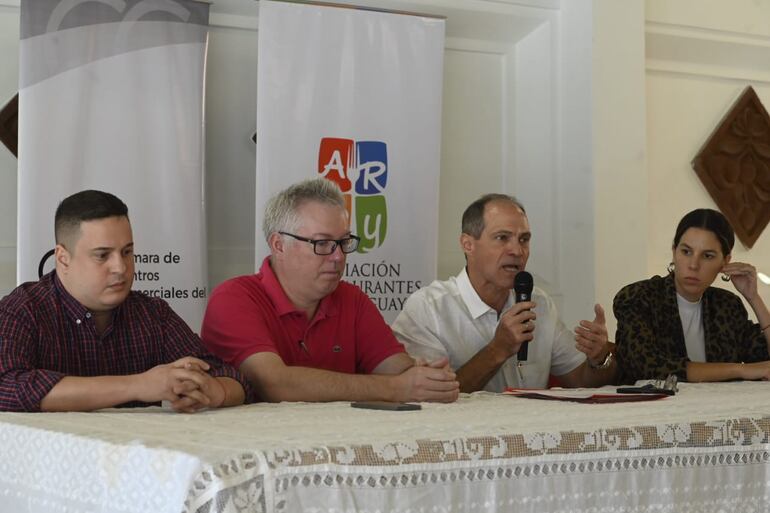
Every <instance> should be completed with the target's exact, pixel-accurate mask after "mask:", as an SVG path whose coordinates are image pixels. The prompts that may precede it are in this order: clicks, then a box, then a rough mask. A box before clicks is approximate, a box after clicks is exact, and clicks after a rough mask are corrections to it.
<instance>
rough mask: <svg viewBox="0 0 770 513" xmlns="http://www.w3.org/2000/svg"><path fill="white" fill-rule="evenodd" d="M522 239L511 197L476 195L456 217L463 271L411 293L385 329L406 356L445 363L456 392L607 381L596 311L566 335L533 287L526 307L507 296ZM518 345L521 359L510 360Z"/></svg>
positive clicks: (525, 232) (524, 226) (522, 262)
mask: <svg viewBox="0 0 770 513" xmlns="http://www.w3.org/2000/svg"><path fill="white" fill-rule="evenodd" d="M531 235H532V234H531V232H530V229H529V221H528V220H527V215H526V212H525V210H524V207H523V206H522V205H521V203H519V201H518V200H516V198H514V197H512V196H508V195H505V194H487V195H484V196H482V197H481V198H479V199H478V200H476V201H475V202H473V203H472V204H471V205H470V206H469V207H468V208H467V209H466V210H465V212H464V213H463V219H462V234H461V235H460V245H461V247H462V249H463V252H464V253H465V258H466V262H467V265H466V267H465V268H464V269H463V270H462V271H461V272H460V274H458V275H457V276H455V277H453V278H450V279H449V280H447V281H438V280H437V281H434V282H433V283H431V284H430V285H428V286H427V287H424V288H422V289H420V290H418V291H417V292H415V293H414V294H412V296H410V297H409V299H408V300H407V301H406V304H405V305H404V310H403V311H402V312H401V313H400V314H399V316H398V317H397V318H396V320H395V321H394V323H393V325H392V328H393V331H394V333H395V334H396V337H397V338H398V339H399V340H400V341H401V342H402V343H403V344H404V345H405V346H406V349H407V351H408V352H409V353H410V354H411V355H413V356H419V357H422V358H426V359H431V360H432V359H435V358H437V357H439V356H447V357H449V364H450V366H451V367H452V368H454V369H457V371H456V373H457V380H458V381H459V382H460V391H461V392H475V391H477V390H487V391H491V392H502V391H503V390H504V389H505V388H506V387H514V388H545V387H546V386H547V385H548V379H549V375H550V374H553V375H555V376H556V377H557V378H558V380H559V382H560V383H561V384H562V385H563V386H567V387H594V386H599V385H603V384H607V383H611V382H612V380H613V378H614V376H615V372H616V370H617V368H616V363H615V362H614V359H613V357H612V352H611V347H612V344H611V343H609V342H608V340H607V328H606V325H605V320H604V310H603V309H602V307H601V305H598V304H597V305H596V306H595V308H594V310H595V312H596V317H595V319H594V320H593V321H592V322H591V321H581V322H580V326H578V327H577V328H575V332H574V333H573V332H570V331H569V330H567V329H566V328H565V327H564V324H563V323H562V322H561V320H560V319H559V316H558V312H557V311H556V306H555V304H554V302H553V300H552V299H551V298H550V297H548V295H546V294H545V292H543V291H542V290H540V289H539V288H537V287H536V288H535V289H534V291H533V293H532V301H526V302H520V303H515V301H514V295H513V293H512V291H511V289H512V288H513V282H514V277H515V276H516V274H517V273H518V272H519V271H523V270H524V268H525V266H526V264H527V259H528V258H529V243H530V238H531ZM524 342H529V349H528V355H527V356H528V357H527V360H526V361H522V362H519V361H518V357H517V353H518V351H519V348H520V347H521V345H522V344H523V343H524Z"/></svg>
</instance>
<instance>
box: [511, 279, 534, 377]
mask: <svg viewBox="0 0 770 513" xmlns="http://www.w3.org/2000/svg"><path fill="white" fill-rule="evenodd" d="M533 287H534V282H533V280H532V275H531V274H529V273H528V272H527V271H519V272H518V273H516V277H515V278H514V279H513V292H514V294H515V296H516V303H524V302H529V301H532V288H533ZM527 322H529V321H527ZM530 333H531V332H530ZM533 337H534V336H533ZM528 351H529V342H528V341H525V342H523V343H522V344H521V346H520V347H519V352H518V359H519V361H520V362H525V361H527V352H528Z"/></svg>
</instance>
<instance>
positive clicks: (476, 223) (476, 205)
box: [461, 193, 527, 239]
mask: <svg viewBox="0 0 770 513" xmlns="http://www.w3.org/2000/svg"><path fill="white" fill-rule="evenodd" d="M493 201H505V202H507V203H510V204H512V205H514V206H516V207H518V208H520V209H521V211H522V212H523V213H524V215H527V211H526V210H524V205H522V204H521V202H520V201H519V200H517V199H516V198H515V197H514V196H509V195H508V194H499V193H490V194H485V195H483V196H482V197H480V198H479V199H477V200H476V201H474V202H473V203H471V204H470V205H468V208H466V209H465V212H463V220H462V227H461V229H462V233H467V234H468V235H470V236H471V237H473V238H474V239H478V238H479V237H481V233H482V232H483V231H484V210H485V209H486V208H487V203H491V202H493Z"/></svg>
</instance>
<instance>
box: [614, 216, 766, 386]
mask: <svg viewBox="0 0 770 513" xmlns="http://www.w3.org/2000/svg"><path fill="white" fill-rule="evenodd" d="M734 243H735V236H734V235H733V229H732V227H731V226H730V223H729V222H728V221H727V219H726V218H725V217H724V216H723V215H722V214H721V213H719V212H717V211H715V210H710V209H698V210H693V211H692V212H690V213H689V214H687V215H686V216H684V217H683V218H682V220H681V221H680V222H679V226H678V227H677V229H676V234H675V235H674V245H673V247H672V249H673V254H674V261H673V262H672V263H671V264H670V265H669V267H668V271H669V274H668V276H666V277H665V278H661V277H660V276H653V277H652V278H650V279H649V280H644V281H640V282H637V283H632V284H631V285H627V286H626V287H624V288H623V289H621V291H620V292H618V294H617V295H616V296H615V301H614V303H613V310H614V312H615V317H616V318H617V321H618V329H617V334H616V338H615V342H616V344H617V345H616V351H617V359H618V366H619V372H620V375H619V379H620V382H622V383H631V382H634V381H636V380H639V379H661V378H665V377H666V376H667V375H668V374H676V375H677V376H678V377H679V378H680V379H686V380H687V381H725V380H730V379H768V378H770V361H768V360H770V355H769V354H768V347H769V346H770V329H768V328H770V312H768V310H767V307H766V306H765V303H764V301H762V298H761V297H760V296H759V294H758V293H757V271H756V269H755V268H754V267H753V266H751V265H749V264H745V263H739V262H730V252H731V251H732V249H733V244H734ZM720 272H721V273H723V275H722V279H723V280H725V281H732V282H733V285H734V286H735V288H736V289H737V290H738V292H740V293H741V295H742V296H743V297H744V298H746V301H747V302H748V303H749V305H751V308H752V309H753V310H754V313H755V315H756V316H757V320H758V321H759V324H755V323H753V322H751V321H750V320H749V319H748V314H747V312H746V308H744V306H743V303H742V302H741V300H740V298H739V297H738V296H737V295H735V294H733V293H732V292H729V291H727V290H724V289H720V288H715V287H711V286H710V285H711V284H712V283H713V281H714V279H715V278H716V277H717V274H719V273H720ZM744 362H745V363H744Z"/></svg>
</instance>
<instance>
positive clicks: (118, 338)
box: [0, 271, 250, 411]
mask: <svg viewBox="0 0 770 513" xmlns="http://www.w3.org/2000/svg"><path fill="white" fill-rule="evenodd" d="M113 312H114V313H113V317H112V322H111V324H110V325H109V327H108V328H107V329H106V330H105V331H104V333H103V334H101V335H99V334H98V333H97V331H96V324H95V323H94V320H93V319H92V316H91V313H90V312H89V311H88V310H87V309H86V308H85V307H84V306H83V305H81V304H80V303H78V302H77V301H76V300H75V298H73V297H72V296H71V295H70V294H69V293H68V292H67V291H66V290H65V289H64V286H63V285H62V283H61V282H60V281H59V278H58V277H57V276H56V271H53V272H51V273H49V274H47V275H46V276H44V277H43V278H42V279H41V280H40V281H38V282H28V283H24V284H23V285H20V286H19V287H17V288H16V289H15V290H14V291H13V292H11V293H10V294H9V295H8V296H6V297H5V298H3V299H2V300H0V411H40V402H41V401H42V399H43V398H44V397H45V396H46V395H47V394H48V392H49V391H50V390H51V389H52V388H53V387H54V385H56V383H58V382H59V380H61V379H62V378H63V377H65V376H84V377H88V376H115V375H128V374H139V373H142V372H144V371H146V370H149V369H150V368H152V367H155V366H156V365H161V364H165V363H171V362H173V361H175V360H178V359H179V358H182V357H185V356H194V357H196V358H200V359H202V360H204V361H206V362H207V363H208V364H209V365H211V369H210V370H209V374H211V375H212V376H216V377H229V378H233V379H235V380H237V381H239V382H240V383H241V385H242V386H243V388H244V391H245V392H246V397H247V398H248V397H249V396H250V387H249V385H248V384H247V382H246V380H245V379H244V378H243V377H242V376H241V375H240V374H239V373H238V372H237V371H236V370H235V369H233V368H232V367H230V366H228V365H225V364H224V363H222V361H221V360H220V359H218V358H217V357H215V356H213V355H211V354H210V353H208V352H207V351H206V349H205V348H204V347H203V345H202V343H201V341H200V338H198V336H197V335H196V334H195V333H193V332H192V330H190V328H189V327H188V326H187V324H185V322H184V321H183V320H182V319H181V318H180V317H179V316H178V315H177V314H176V313H174V311H173V310H172V309H171V307H170V306H169V305H168V304H167V303H166V302H165V301H163V300H162V299H158V298H151V297H148V296H146V295H144V294H142V293H139V292H131V293H130V294H129V295H128V297H127V298H126V300H125V301H124V302H123V303H122V304H121V305H120V306H118V307H117V308H115V310H114V311H113ZM122 406H147V404H145V403H128V404H125V405H122Z"/></svg>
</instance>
